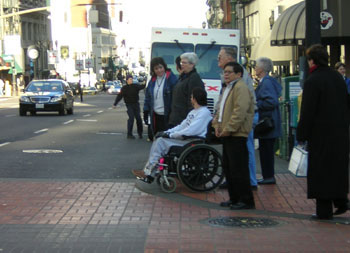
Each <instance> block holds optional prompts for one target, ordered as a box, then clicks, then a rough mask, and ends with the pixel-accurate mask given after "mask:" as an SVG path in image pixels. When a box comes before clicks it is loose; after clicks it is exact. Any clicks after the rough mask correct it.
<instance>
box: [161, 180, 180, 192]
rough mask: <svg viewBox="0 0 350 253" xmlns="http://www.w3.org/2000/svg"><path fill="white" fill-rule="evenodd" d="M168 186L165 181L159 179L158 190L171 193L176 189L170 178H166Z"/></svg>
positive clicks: (174, 182) (173, 181)
mask: <svg viewBox="0 0 350 253" xmlns="http://www.w3.org/2000/svg"><path fill="white" fill-rule="evenodd" d="M167 179H168V182H169V185H167V183H166V181H165V180H164V179H163V178H160V180H159V182H160V188H161V189H162V191H163V192H166V193H172V192H174V191H175V189H176V181H175V179H174V178H172V177H167Z"/></svg>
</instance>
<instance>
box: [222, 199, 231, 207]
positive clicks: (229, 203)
mask: <svg viewBox="0 0 350 253" xmlns="http://www.w3.org/2000/svg"><path fill="white" fill-rule="evenodd" d="M232 204H233V203H232V201H231V200H229V201H224V202H221V203H220V206H222V207H229V206H231V205H232Z"/></svg>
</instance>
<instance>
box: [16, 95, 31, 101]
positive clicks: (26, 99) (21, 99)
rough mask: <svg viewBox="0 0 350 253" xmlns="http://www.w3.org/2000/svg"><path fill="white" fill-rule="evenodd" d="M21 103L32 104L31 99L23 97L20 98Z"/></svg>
mask: <svg viewBox="0 0 350 253" xmlns="http://www.w3.org/2000/svg"><path fill="white" fill-rule="evenodd" d="M19 101H21V102H30V99H29V97H26V96H21V97H20V98H19Z"/></svg>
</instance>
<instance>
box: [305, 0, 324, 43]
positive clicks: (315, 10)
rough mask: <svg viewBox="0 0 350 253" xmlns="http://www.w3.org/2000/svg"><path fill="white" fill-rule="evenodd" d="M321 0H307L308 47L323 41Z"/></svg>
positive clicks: (306, 36)
mask: <svg viewBox="0 0 350 253" xmlns="http://www.w3.org/2000/svg"><path fill="white" fill-rule="evenodd" d="M320 9H321V5H320V0H306V1H305V19H306V20H305V21H306V30H305V45H306V48H308V47H310V46H312V45H314V44H320V43H321V27H320Z"/></svg>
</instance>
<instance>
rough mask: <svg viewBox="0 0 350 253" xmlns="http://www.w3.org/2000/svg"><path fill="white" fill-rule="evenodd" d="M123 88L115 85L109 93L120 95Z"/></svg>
mask: <svg viewBox="0 0 350 253" xmlns="http://www.w3.org/2000/svg"><path fill="white" fill-rule="evenodd" d="M121 88H122V87H121V86H120V85H119V84H115V85H114V86H111V87H110V88H109V89H108V90H107V92H108V94H110V95H118V94H119V93H120V90H121Z"/></svg>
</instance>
